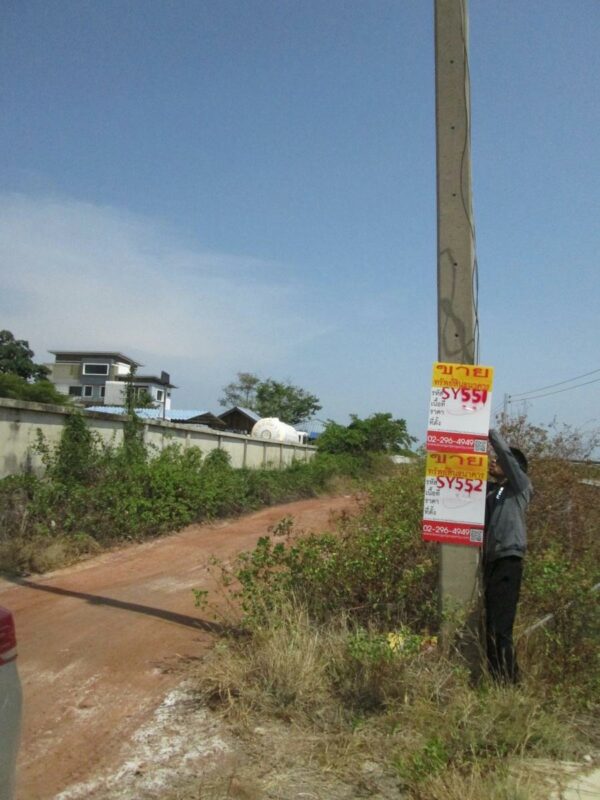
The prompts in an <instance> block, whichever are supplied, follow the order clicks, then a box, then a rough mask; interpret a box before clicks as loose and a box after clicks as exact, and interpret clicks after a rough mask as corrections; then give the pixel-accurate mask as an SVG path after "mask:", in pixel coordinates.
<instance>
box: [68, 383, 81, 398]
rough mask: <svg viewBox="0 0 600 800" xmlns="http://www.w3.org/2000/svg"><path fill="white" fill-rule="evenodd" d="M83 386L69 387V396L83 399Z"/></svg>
mask: <svg viewBox="0 0 600 800" xmlns="http://www.w3.org/2000/svg"><path fill="white" fill-rule="evenodd" d="M81 390H82V387H81V386H69V395H70V396H71V397H81Z"/></svg>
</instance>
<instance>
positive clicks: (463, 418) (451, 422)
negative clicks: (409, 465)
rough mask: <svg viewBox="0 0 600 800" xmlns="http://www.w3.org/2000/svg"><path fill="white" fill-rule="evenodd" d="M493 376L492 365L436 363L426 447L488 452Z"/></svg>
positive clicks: (457, 451) (430, 448)
mask: <svg viewBox="0 0 600 800" xmlns="http://www.w3.org/2000/svg"><path fill="white" fill-rule="evenodd" d="M493 379H494V370H493V368H492V367H482V366H477V365H474V364H445V363H443V362H437V363H436V364H434V366H433V380H432V387H431V400H430V404H429V422H428V425H427V450H429V451H436V452H446V453H449V452H455V453H485V452H486V450H487V438H488V431H489V426H490V414H491V407H492V384H493Z"/></svg>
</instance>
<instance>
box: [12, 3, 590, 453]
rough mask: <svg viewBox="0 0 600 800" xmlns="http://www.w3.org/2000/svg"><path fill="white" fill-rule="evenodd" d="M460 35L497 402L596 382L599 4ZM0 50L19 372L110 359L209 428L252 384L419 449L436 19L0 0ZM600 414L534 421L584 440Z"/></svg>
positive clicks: (426, 346)
mask: <svg viewBox="0 0 600 800" xmlns="http://www.w3.org/2000/svg"><path fill="white" fill-rule="evenodd" d="M469 22H470V39H471V41H470V44H471V47H470V63H471V76H472V135H473V139H472V157H473V203H474V210H475V221H476V226H477V241H478V260H479V274H480V294H479V316H480V320H481V361H482V362H483V363H486V364H492V365H493V366H494V367H495V368H496V387H495V399H496V402H497V403H500V402H501V401H502V395H503V394H504V393H505V392H507V393H511V394H512V393H514V394H518V393H521V392H526V391H528V390H534V389H537V388H538V387H544V386H546V385H549V384H553V383H556V382H558V381H562V380H566V379H569V378H572V377H574V376H577V375H580V374H583V373H586V372H590V371H592V370H596V369H598V370H600V355H599V353H598V333H599V330H598V328H599V325H598V316H599V314H598V309H599V307H600V289H599V280H598V266H599V265H598V252H599V251H600V241H599V239H600V235H599V230H600V226H599V225H598V219H599V213H598V212H599V202H598V174H599V169H598V166H599V165H598V160H599V159H598V150H599V148H598V144H599V142H598V131H599V130H600V113H599V108H600V105H599V103H598V100H597V76H598V75H599V74H600V63H599V62H600V56H599V49H598V47H597V42H598V33H599V30H600V5H599V4H598V2H597V0H574V2H572V3H570V4H568V6H567V5H565V4H564V2H558V0H528V2H527V3H523V2H522V0H506V2H504V3H501V4H500V3H490V2H488V0H473V1H472V2H471V4H470V9H469ZM1 37H2V38H1V41H0V45H1V46H0V60H1V64H0V71H1V74H2V76H3V81H2V106H3V108H2V123H1V129H0V137H1V138H0V145H1V147H0V159H1V163H0V174H1V175H2V176H3V178H2V183H1V185H0V269H1V270H2V278H3V280H2V284H3V287H4V291H3V292H2V296H1V297H0V327H6V328H9V329H10V330H12V331H13V332H14V333H15V335H17V336H18V337H20V338H27V339H29V340H30V344H31V345H32V347H33V349H34V350H35V352H36V356H37V357H38V359H39V360H46V359H48V358H49V356H48V354H47V350H48V349H61V348H62V349H77V348H79V347H81V348H87V349H103V348H111V349H118V350H121V351H123V352H125V353H127V354H129V355H131V356H133V357H135V358H137V359H138V360H140V361H142V362H143V363H144V364H145V365H146V367H147V369H148V370H151V371H156V370H161V369H165V370H167V371H168V372H170V373H171V376H172V379H173V380H174V382H175V383H176V384H178V385H179V386H180V387H181V388H180V389H179V390H178V391H177V392H176V393H175V395H174V405H176V406H178V407H202V408H207V409H211V410H213V411H216V410H218V408H219V406H218V398H219V395H220V389H221V387H222V386H223V385H225V384H226V383H228V382H229V381H230V380H231V379H232V378H233V377H234V376H235V373H236V372H237V371H240V370H243V371H253V372H257V373H259V374H260V375H261V376H263V377H273V378H276V379H279V380H285V379H289V380H291V381H292V382H293V383H296V384H298V385H300V386H303V387H304V388H306V389H308V390H310V391H312V392H314V393H315V394H317V395H318V396H319V397H320V399H321V402H322V405H323V410H322V411H321V412H320V416H321V417H323V418H329V417H332V418H335V419H337V420H338V421H341V422H345V421H347V418H348V414H349V413H357V414H359V415H361V416H363V415H367V414H370V413H373V412H375V411H391V412H392V413H394V415H396V416H401V417H405V418H406V419H407V421H408V425H409V430H411V432H412V433H414V434H415V435H417V436H419V437H422V436H423V434H424V427H425V424H426V414H427V405H428V392H429V380H430V373H431V364H432V362H433V361H435V360H436V358H437V333H436V324H437V323H436V228H435V222H436V198H435V127H434V125H435V113H434V52H433V2H429V0H427V1H425V0H423V1H422V2H420V1H419V0H413V1H412V2H399V1H398V0H394V2H388V0H377V1H376V2H375V1H374V0H346V2H340V1H339V0H326V1H325V0H319V2H316V1H315V0H303V2H291V0H289V1H285V0H284V1H282V0H260V1H259V0H244V1H243V2H242V1H241V0H219V2H204V1H203V0H189V1H188V0H178V2H166V0H163V1H162V2H158V1H157V0H144V1H143V2H142V1H141V0H139V1H138V0H128V2H121V1H120V0H119V1H118V2H117V1H116V0H102V1H100V0H96V1H94V2H91V1H90V0H88V1H86V0H77V1H76V2H72V1H71V0H61V2H60V3H59V2H46V0H44V1H43V2H38V1H37V0H28V2H21V0H6V2H5V3H4V21H3V27H2V33H1ZM598 377H600V372H598V373H597V374H594V375H591V376H590V377H589V378H587V380H591V379H594V378H598ZM599 396H600V382H598V383H595V384H591V385H590V386H587V387H582V388H579V389H574V390H573V391H567V392H564V393H561V394H556V395H553V396H549V397H546V398H540V399H536V400H533V401H532V402H531V403H530V405H529V413H530V415H531V417H532V419H533V420H534V421H545V422H549V421H550V420H552V419H553V418H554V417H557V418H558V420H559V421H561V422H566V423H570V424H575V425H588V426H593V425H595V424H598V425H600V407H599V406H600V404H599V402H598V400H599ZM513 407H516V404H515V406H513ZM590 420H595V423H594V422H590Z"/></svg>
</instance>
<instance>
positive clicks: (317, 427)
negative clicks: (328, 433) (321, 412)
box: [296, 419, 325, 440]
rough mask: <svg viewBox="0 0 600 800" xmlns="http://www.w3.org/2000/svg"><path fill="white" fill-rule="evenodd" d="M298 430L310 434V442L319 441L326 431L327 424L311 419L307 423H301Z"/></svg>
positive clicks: (297, 427)
mask: <svg viewBox="0 0 600 800" xmlns="http://www.w3.org/2000/svg"><path fill="white" fill-rule="evenodd" d="M296 430H299V431H303V432H304V433H308V438H309V439H310V440H313V439H317V438H318V437H319V436H320V435H321V434H322V433H323V431H324V430H325V423H324V422H321V421H320V420H318V419H309V420H308V421H307V422H299V423H298V424H297V425H296Z"/></svg>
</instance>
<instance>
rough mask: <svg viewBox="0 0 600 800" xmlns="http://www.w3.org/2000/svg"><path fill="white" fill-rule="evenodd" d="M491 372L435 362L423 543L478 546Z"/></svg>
mask: <svg viewBox="0 0 600 800" xmlns="http://www.w3.org/2000/svg"><path fill="white" fill-rule="evenodd" d="M493 377H494V370H493V368H492V367H483V366H479V365H473V364H447V363H443V362H437V363H436V364H434V367H433V385H432V389H431V402H430V407H429V424H428V430H427V451H428V452H427V465H426V477H425V502H424V508H423V539H425V540H426V541H434V542H445V543H448V544H466V545H472V546H479V545H481V543H482V541H483V528H484V520H485V492H486V479H487V471H488V458H487V442H488V431H489V423H490V414H491V402H492V385H493Z"/></svg>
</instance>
